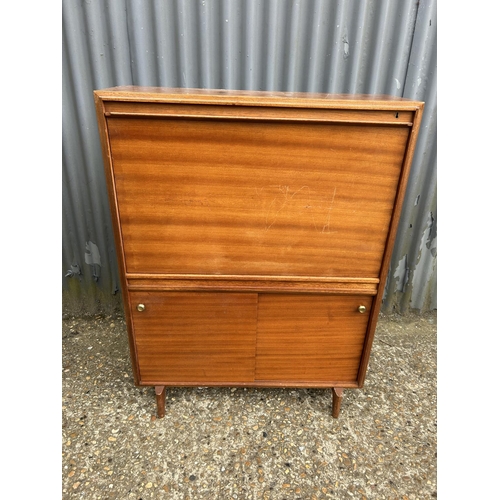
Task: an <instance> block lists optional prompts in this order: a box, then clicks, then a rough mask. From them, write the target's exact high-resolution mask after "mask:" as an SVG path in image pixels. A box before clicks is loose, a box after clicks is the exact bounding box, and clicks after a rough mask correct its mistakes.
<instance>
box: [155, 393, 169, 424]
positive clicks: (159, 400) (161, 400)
mask: <svg viewBox="0 0 500 500" xmlns="http://www.w3.org/2000/svg"><path fill="white" fill-rule="evenodd" d="M155 392H156V407H157V410H156V412H157V416H158V418H163V417H164V416H165V393H166V392H167V391H166V389H165V386H164V385H157V386H155Z"/></svg>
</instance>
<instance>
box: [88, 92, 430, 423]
mask: <svg viewBox="0 0 500 500" xmlns="http://www.w3.org/2000/svg"><path fill="white" fill-rule="evenodd" d="M95 102H96V110H97V118H98V123H99V129H100V134H101V141H102V148H103V155H104V159H105V168H106V176H107V183H108V193H109V200H110V206H111V212H112V216H113V224H114V233H115V241H116V247H117V254H118V261H119V268H120V274H121V280H122V281H121V283H122V290H123V298H124V308H125V313H126V319H127V326H128V334H129V342H130V352H131V359H132V364H133V369H134V377H135V382H136V384H137V385H141V386H148V385H149V386H155V387H156V394H157V399H158V413H159V415H160V416H162V415H163V414H164V402H165V387H166V386H180V385H188V386H189V385H192V386H209V385H216V386H262V387H286V386H290V387H331V388H332V389H334V390H333V409H334V415H335V416H337V414H338V411H339V407H340V399H341V396H342V390H343V389H344V388H359V387H362V385H363V383H364V379H365V374H366V370H367V366H368V359H369V356H370V349H371V344H372V340H373V334H374V330H375V326H376V320H377V316H378V313H379V310H380V303H381V300H382V296H383V287H384V283H385V278H386V275H387V271H388V266H389V259H390V253H391V249H392V246H393V242H394V238H395V234H396V230H397V224H398V219H399V215H400V211H401V206H402V203H403V198H404V191H405V187H406V183H407V179H408V174H409V169H410V165H411V160H412V154H413V150H414V147H415V142H416V138H417V133H418V128H419V124H420V119H421V114H422V111H423V103H421V102H415V101H409V100H405V99H400V98H394V97H388V96H379V97H371V96H335V95H328V94H296V93H271V92H244V91H222V90H199V89H166V88H165V89H164V88H143V87H116V88H113V89H105V90H99V91H96V92H95Z"/></svg>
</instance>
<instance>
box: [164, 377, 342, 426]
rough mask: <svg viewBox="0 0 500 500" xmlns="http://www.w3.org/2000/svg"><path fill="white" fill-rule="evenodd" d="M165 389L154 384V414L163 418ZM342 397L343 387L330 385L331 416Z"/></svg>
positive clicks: (338, 411) (334, 415)
mask: <svg viewBox="0 0 500 500" xmlns="http://www.w3.org/2000/svg"><path fill="white" fill-rule="evenodd" d="M166 392H167V389H166V387H165V386H164V385H156V386H155V394H156V416H157V417H158V418H163V417H164V416H165V401H166ZM343 397H344V389H343V388H342V387H332V416H333V418H338V417H339V414H340V406H341V404H342V399H343Z"/></svg>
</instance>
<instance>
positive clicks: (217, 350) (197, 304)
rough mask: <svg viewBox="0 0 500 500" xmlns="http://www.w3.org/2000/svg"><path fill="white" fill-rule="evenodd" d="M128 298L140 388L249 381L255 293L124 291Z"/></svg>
mask: <svg viewBox="0 0 500 500" xmlns="http://www.w3.org/2000/svg"><path fill="white" fill-rule="evenodd" d="M130 299H131V303H132V306H133V309H132V321H133V324H134V332H135V341H136V346H137V358H138V362H139V372H140V376H141V380H140V382H141V384H154V385H158V384H161V383H165V384H168V383H175V382H183V383H187V382H193V383H200V384H203V382H206V383H212V384H213V383H216V382H228V381H233V382H253V380H254V370H255V363H254V360H255V331H256V314H257V294H248V293H240V294H234V293H210V292H207V293H197V292H193V293H190V292H178V293H177V292H130ZM137 304H143V305H144V307H145V309H144V311H142V312H139V311H137V309H136V305H137Z"/></svg>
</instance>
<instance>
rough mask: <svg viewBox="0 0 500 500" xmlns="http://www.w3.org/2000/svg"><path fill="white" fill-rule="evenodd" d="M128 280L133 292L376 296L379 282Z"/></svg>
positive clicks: (262, 278) (193, 278)
mask: <svg viewBox="0 0 500 500" xmlns="http://www.w3.org/2000/svg"><path fill="white" fill-rule="evenodd" d="M127 278H128V289H129V290H130V291H155V290H156V291H214V292H217V291H220V292H222V291H224V292H262V293H265V292H267V293H271V292H284V293H287V292H288V293H330V294H348V295H351V294H356V295H376V294H377V290H378V279H372V280H370V279H360V278H344V279H340V278H339V279H329V278H304V277H283V278H281V277H274V276H273V277H265V276H256V277H242V276H233V277H229V276H225V277H222V278H219V277H215V276H207V277H204V278H203V277H199V276H185V277H178V278H171V277H169V278H163V279H161V278H158V277H156V276H154V275H153V277H148V278H145V277H141V278H130V275H129V276H127Z"/></svg>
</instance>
